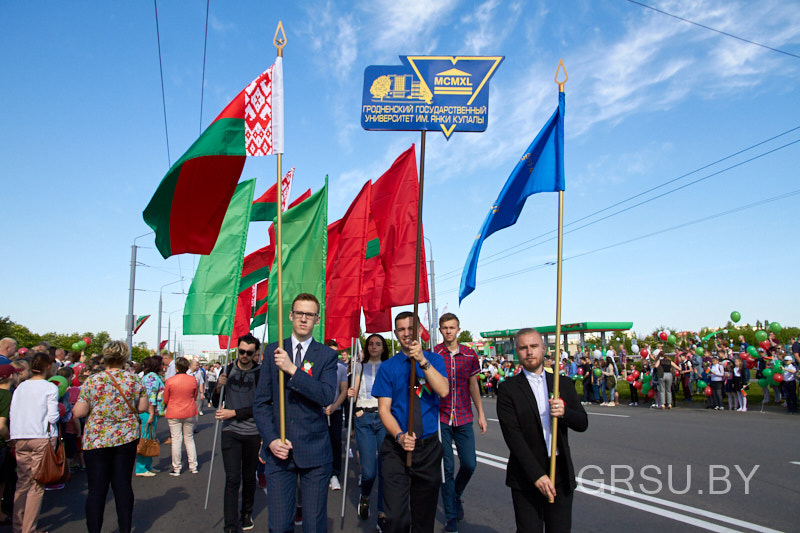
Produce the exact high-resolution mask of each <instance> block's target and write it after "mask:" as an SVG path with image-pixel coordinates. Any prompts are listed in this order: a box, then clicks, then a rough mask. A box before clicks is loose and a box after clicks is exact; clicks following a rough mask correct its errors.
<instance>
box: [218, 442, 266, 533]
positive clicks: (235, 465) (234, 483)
mask: <svg viewBox="0 0 800 533" xmlns="http://www.w3.org/2000/svg"><path fill="white" fill-rule="evenodd" d="M260 448H261V436H260V435H239V434H238V433H235V432H233V431H223V432H222V464H223V466H224V467H225V496H224V499H223V513H224V515H225V527H235V528H238V527H239V517H240V515H239V486H240V485H241V487H242V508H241V514H245V513H247V514H252V513H253V501H254V500H255V494H256V466H257V465H258V452H259V449H260Z"/></svg>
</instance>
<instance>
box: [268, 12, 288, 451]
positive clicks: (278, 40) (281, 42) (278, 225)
mask: <svg viewBox="0 0 800 533" xmlns="http://www.w3.org/2000/svg"><path fill="white" fill-rule="evenodd" d="M279 32H280V34H281V36H280V37H278V33H279ZM272 44H274V45H275V48H277V49H278V57H283V47H284V46H286V33H285V32H284V31H283V22H281V21H278V27H277V28H276V29H275V37H273V39H272ZM282 155H283V154H282V153H279V154H277V156H278V214H277V216H276V218H275V262H276V263H277V265H278V309H276V314H277V316H278V339H277V342H278V348H280V347H281V346H282V345H283V224H282V217H281V213H282V212H283V194H282V189H281V177H282V173H281V163H282V159H281V156H282ZM290 351H291V350H290ZM290 356H291V355H290ZM285 396H286V394H285V388H284V377H283V372H278V397H279V404H280V414H281V442H282V443H285V442H286V405H285V403H286V398H285Z"/></svg>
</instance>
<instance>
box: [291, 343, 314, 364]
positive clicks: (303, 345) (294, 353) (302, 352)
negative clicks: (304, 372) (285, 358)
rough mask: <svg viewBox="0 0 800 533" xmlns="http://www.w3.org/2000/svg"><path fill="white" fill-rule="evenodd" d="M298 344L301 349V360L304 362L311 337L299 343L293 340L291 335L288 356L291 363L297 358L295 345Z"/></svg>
mask: <svg viewBox="0 0 800 533" xmlns="http://www.w3.org/2000/svg"><path fill="white" fill-rule="evenodd" d="M298 344H299V345H300V346H302V347H303V348H302V349H301V350H300V355H302V356H303V358H302V360H305V358H306V353H307V352H308V347H309V346H310V345H311V337H309V338H307V339H306V340H304V341H303V342H300V341H299V340H297V339H295V338H294V335H292V353H291V354H290V356H291V358H292V361H294V360H295V358H296V357H297V345H298ZM298 366H299V365H298Z"/></svg>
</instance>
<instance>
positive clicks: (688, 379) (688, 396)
mask: <svg viewBox="0 0 800 533" xmlns="http://www.w3.org/2000/svg"><path fill="white" fill-rule="evenodd" d="M681 379H682V380H683V399H684V400H689V401H691V400H692V376H691V375H690V374H684V375H683V377H682V378H681Z"/></svg>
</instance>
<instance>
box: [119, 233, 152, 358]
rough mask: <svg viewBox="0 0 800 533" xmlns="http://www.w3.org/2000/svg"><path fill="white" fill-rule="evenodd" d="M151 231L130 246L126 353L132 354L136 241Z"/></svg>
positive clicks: (134, 320)
mask: <svg viewBox="0 0 800 533" xmlns="http://www.w3.org/2000/svg"><path fill="white" fill-rule="evenodd" d="M151 233H153V232H152V231H150V232H148V233H145V234H144V235H139V236H138V237H136V238H135V239H133V244H132V245H131V279H130V286H129V288H128V316H127V317H125V324H126V328H125V329H127V331H128V353H133V329H134V327H136V317H135V316H134V315H133V293H134V291H135V290H136V241H137V240H138V239H141V238H142V237H147V236H148V235H150V234H151Z"/></svg>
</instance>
